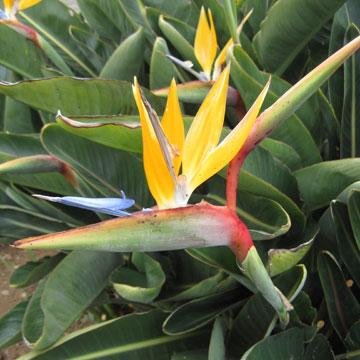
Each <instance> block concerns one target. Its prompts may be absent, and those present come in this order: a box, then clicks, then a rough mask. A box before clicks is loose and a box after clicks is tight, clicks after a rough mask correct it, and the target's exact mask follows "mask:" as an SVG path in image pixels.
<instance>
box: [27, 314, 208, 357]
mask: <svg viewBox="0 0 360 360" xmlns="http://www.w3.org/2000/svg"><path fill="white" fill-rule="evenodd" d="M165 316H166V315H165V314H164V313H162V312H161V311H158V310H154V311H151V312H147V313H140V314H130V315H126V316H123V317H120V318H117V319H113V320H110V321H106V322H103V323H100V324H96V325H93V326H90V327H88V328H85V329H82V330H78V331H77V332H74V333H72V334H70V335H68V336H66V337H65V338H64V339H63V341H62V342H61V343H59V344H58V345H57V346H56V347H54V348H52V349H50V350H49V351H47V352H45V353H36V352H32V353H29V354H28V356H25V357H23V360H30V359H37V360H50V359H51V360H60V359H64V358H69V357H70V358H72V359H81V358H83V359H88V360H90V359H100V358H103V359H105V358H114V357H115V358H116V359H118V360H138V359H147V360H168V359H170V357H171V355H172V354H174V353H178V352H180V351H183V350H184V349H189V350H191V349H197V348H199V347H201V346H202V345H203V346H204V347H205V346H206V345H205V343H207V339H206V338H204V335H206V334H204V332H202V333H200V332H195V333H190V334H185V335H179V336H167V335H164V333H163V332H162V330H161V323H162V322H163V320H164V318H165ZM99 339H101V341H99Z"/></svg>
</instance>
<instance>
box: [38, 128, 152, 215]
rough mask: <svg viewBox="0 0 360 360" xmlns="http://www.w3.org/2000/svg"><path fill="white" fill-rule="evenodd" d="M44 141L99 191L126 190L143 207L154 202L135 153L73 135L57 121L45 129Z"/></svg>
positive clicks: (110, 192)
mask: <svg viewBox="0 0 360 360" xmlns="http://www.w3.org/2000/svg"><path fill="white" fill-rule="evenodd" d="M42 140H43V143H44V145H45V147H46V148H47V150H48V151H49V152H50V153H51V154H52V155H54V156H56V157H57V158H59V159H61V160H63V161H65V162H66V163H68V164H70V165H71V166H72V167H73V168H74V169H75V170H76V171H77V172H78V173H79V174H81V176H82V177H83V178H85V179H86V181H87V182H89V183H91V184H92V185H93V187H94V188H95V189H96V190H97V192H98V194H102V196H107V195H114V194H117V195H119V196H120V190H123V191H124V192H125V194H126V195H127V196H128V197H130V198H133V199H135V200H136V201H137V203H138V204H139V206H140V208H141V207H143V206H145V207H146V206H148V205H150V204H151V203H152V200H151V198H150V193H149V191H148V188H147V185H146V180H145V176H144V172H143V167H142V164H141V162H140V161H139V159H138V158H137V157H136V156H134V154H132V153H128V152H125V151H120V150H116V149H113V148H109V147H107V146H103V145H100V144H97V143H94V142H92V141H89V140H87V139H84V138H81V137H79V136H75V135H72V134H70V133H68V132H67V131H65V130H64V129H62V128H61V127H60V126H58V125H56V124H51V125H48V126H46V127H45V128H44V130H43V132H42ZM120 169H121V170H120Z"/></svg>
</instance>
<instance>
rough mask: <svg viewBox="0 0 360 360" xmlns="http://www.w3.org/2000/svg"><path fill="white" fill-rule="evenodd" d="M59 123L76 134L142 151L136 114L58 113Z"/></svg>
mask: <svg viewBox="0 0 360 360" xmlns="http://www.w3.org/2000/svg"><path fill="white" fill-rule="evenodd" d="M56 121H57V123H58V124H59V125H60V126H61V127H62V128H63V129H65V130H66V131H67V132H70V133H72V134H74V135H77V136H81V137H84V138H86V139H89V140H91V141H94V142H96V143H99V144H102V145H106V146H110V147H112V148H115V149H119V150H125V151H129V152H135V153H141V152H142V139H141V125H140V123H139V119H138V117H135V116H107V117H105V116H92V117H90V116H88V117H73V118H72V119H69V118H68V117H66V116H63V115H61V114H58V115H57V117H56Z"/></svg>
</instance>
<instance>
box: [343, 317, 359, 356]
mask: <svg viewBox="0 0 360 360" xmlns="http://www.w3.org/2000/svg"><path fill="white" fill-rule="evenodd" d="M345 343H346V345H347V348H348V349H349V350H358V351H359V348H360V321H357V322H356V323H355V324H354V325H352V326H351V328H350V330H349V332H348V333H347V335H346V337H345Z"/></svg>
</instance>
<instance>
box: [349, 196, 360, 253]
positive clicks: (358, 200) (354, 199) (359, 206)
mask: <svg viewBox="0 0 360 360" xmlns="http://www.w3.org/2000/svg"><path fill="white" fill-rule="evenodd" d="M348 206H349V216H350V221H351V226H352V230H353V232H354V236H355V240H356V244H357V248H358V250H359V251H360V191H353V192H352V194H351V195H350V197H349V203H348Z"/></svg>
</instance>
